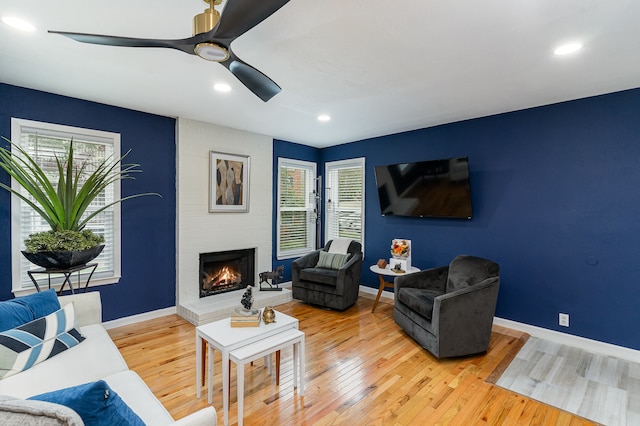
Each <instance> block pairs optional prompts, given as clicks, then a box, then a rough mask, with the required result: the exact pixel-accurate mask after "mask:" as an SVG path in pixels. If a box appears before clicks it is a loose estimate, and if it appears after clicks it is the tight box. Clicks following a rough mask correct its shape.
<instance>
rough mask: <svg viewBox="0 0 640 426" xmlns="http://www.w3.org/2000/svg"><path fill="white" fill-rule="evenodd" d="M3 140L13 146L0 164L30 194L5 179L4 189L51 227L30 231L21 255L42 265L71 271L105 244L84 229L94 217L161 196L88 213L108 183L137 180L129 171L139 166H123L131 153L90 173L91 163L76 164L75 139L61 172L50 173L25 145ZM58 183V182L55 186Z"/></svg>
mask: <svg viewBox="0 0 640 426" xmlns="http://www.w3.org/2000/svg"><path fill="white" fill-rule="evenodd" d="M3 139H4V140H5V141H7V142H8V143H9V144H10V146H11V150H9V149H7V148H4V147H0V168H2V169H4V170H5V171H6V172H7V173H8V174H9V175H10V176H11V177H12V178H13V179H14V180H15V182H17V183H18V184H19V185H20V186H21V187H22V188H24V190H25V191H26V192H27V193H28V194H29V195H30V197H29V196H25V195H23V194H22V193H21V192H20V191H18V190H15V189H13V188H11V187H10V186H8V185H5V184H3V183H1V182H0V187H2V188H4V189H6V190H7V191H10V192H11V193H13V194H15V195H16V196H17V197H19V198H20V199H21V200H22V201H24V202H25V203H27V204H28V205H29V206H31V207H32V208H33V209H34V211H35V212H36V213H37V214H39V215H40V216H41V217H42V218H44V220H46V221H47V223H48V224H49V226H50V227H51V229H50V230H48V231H44V232H39V233H36V234H31V235H30V236H29V238H28V239H27V240H25V246H26V250H25V251H23V252H22V253H23V255H24V256H25V257H26V258H27V259H29V261H30V262H32V263H35V264H36V265H38V266H42V267H44V268H48V269H51V268H56V269H66V268H70V267H73V266H78V265H83V264H86V263H87V262H89V261H91V260H92V259H94V258H95V257H97V256H98V255H99V254H100V252H101V251H102V249H103V248H104V245H103V243H104V237H103V236H102V235H96V234H94V233H93V232H92V231H90V230H88V229H85V226H86V225H87V223H88V222H89V221H90V220H91V219H92V218H93V217H95V216H96V215H97V214H99V213H101V212H103V211H104V210H106V209H108V208H109V207H111V206H113V205H114V204H116V203H120V202H122V201H124V200H128V199H131V198H136V197H141V196H145V195H158V196H159V194H156V193H144V194H136V195H130V196H128V197H123V198H120V199H118V200H116V201H114V202H112V203H109V204H107V205H105V206H102V207H101V208H99V209H97V210H95V211H93V212H91V213H90V214H87V208H88V207H89V205H90V204H91V202H92V201H93V200H94V199H95V198H96V197H97V196H98V195H99V194H100V193H101V192H102V191H104V190H105V188H106V187H107V186H109V185H111V184H112V183H114V182H117V181H119V180H121V179H128V178H132V177H131V175H130V173H132V172H138V171H140V170H139V169H138V166H139V165H138V164H126V165H123V164H122V160H123V159H124V158H125V157H126V156H127V155H128V154H129V152H127V153H126V154H124V155H123V156H122V157H120V158H113V157H111V158H107V159H105V160H104V161H102V162H101V163H99V164H98V165H97V167H96V168H95V170H94V171H93V172H91V173H89V172H88V171H87V167H86V166H87V164H86V162H82V163H80V164H78V161H75V162H74V156H73V140H71V141H70V143H69V150H68V152H67V156H66V158H65V159H62V160H61V159H59V158H58V157H57V156H56V157H55V160H56V166H57V175H56V176H51V177H48V176H47V175H46V174H45V172H44V171H43V170H42V168H41V167H40V166H39V165H38V163H37V162H36V161H35V160H34V159H33V158H31V156H29V154H28V153H27V152H26V151H25V150H24V149H23V148H21V147H20V146H19V145H17V144H15V143H13V142H11V141H10V140H8V139H6V138H3ZM54 181H55V182H57V184H56V185H55V186H54V183H53V182H54Z"/></svg>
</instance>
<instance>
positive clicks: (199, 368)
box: [196, 333, 204, 398]
mask: <svg viewBox="0 0 640 426" xmlns="http://www.w3.org/2000/svg"><path fill="white" fill-rule="evenodd" d="M202 346H203V345H202V339H201V338H200V336H198V334H197V333H196V398H200V387H201V386H202V385H204V365H203V363H204V354H203V351H202ZM200 377H202V382H201V381H200Z"/></svg>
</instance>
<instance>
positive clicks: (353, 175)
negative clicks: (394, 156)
mask: <svg viewBox="0 0 640 426" xmlns="http://www.w3.org/2000/svg"><path fill="white" fill-rule="evenodd" d="M325 179H326V184H325V198H326V202H325V209H326V212H325V241H329V240H331V239H333V238H351V239H353V240H356V241H359V242H360V243H361V244H362V248H363V250H364V158H354V159H349V160H342V161H332V162H328V163H326V164H325Z"/></svg>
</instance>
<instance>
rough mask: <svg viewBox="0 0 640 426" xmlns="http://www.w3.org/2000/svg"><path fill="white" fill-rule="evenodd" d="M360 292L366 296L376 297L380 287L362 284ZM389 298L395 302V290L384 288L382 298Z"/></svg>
mask: <svg viewBox="0 0 640 426" xmlns="http://www.w3.org/2000/svg"><path fill="white" fill-rule="evenodd" d="M359 292H360V294H362V293H364V295H365V297H368V296H369V295H370V296H373V297H371V298H372V299H375V298H376V296H377V295H378V289H377V288H372V287H368V286H366V285H360V289H359ZM383 298H384V299H389V300H391V302H393V292H392V291H386V290H384V291H383V292H382V294H381V295H380V299H383Z"/></svg>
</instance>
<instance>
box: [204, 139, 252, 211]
mask: <svg viewBox="0 0 640 426" xmlns="http://www.w3.org/2000/svg"><path fill="white" fill-rule="evenodd" d="M249 167H250V164H249V156H247V155H236V154H227V153H224V152H216V151H211V152H210V153H209V212H210V213H221V212H225V213H232V212H248V211H249Z"/></svg>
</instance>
